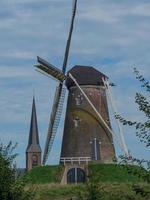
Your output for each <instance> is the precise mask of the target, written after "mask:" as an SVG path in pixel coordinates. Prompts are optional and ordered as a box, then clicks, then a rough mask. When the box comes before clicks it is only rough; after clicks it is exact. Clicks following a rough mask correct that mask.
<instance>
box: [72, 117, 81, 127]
mask: <svg viewBox="0 0 150 200" xmlns="http://www.w3.org/2000/svg"><path fill="white" fill-rule="evenodd" d="M73 121H74V126H75V127H78V126H79V124H80V122H81V120H80V118H79V117H76V118H75V119H74V120H73Z"/></svg>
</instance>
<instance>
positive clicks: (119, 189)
mask: <svg viewBox="0 0 150 200" xmlns="http://www.w3.org/2000/svg"><path fill="white" fill-rule="evenodd" d="M129 168H130V169H129ZM129 168H127V167H126V166H121V165H116V164H96V163H95V164H94V163H91V164H89V166H88V169H89V181H90V182H89V183H87V184H81V185H63V186H62V185H60V184H59V183H60V181H61V178H62V175H63V172H64V167H63V166H61V165H60V166H43V167H35V168H34V169H32V170H31V171H30V172H28V173H27V174H26V176H25V180H27V185H26V188H33V190H35V194H36V195H35V200H68V199H71V197H73V196H76V197H78V196H80V197H81V198H80V199H88V198H86V195H89V192H91V193H93V194H97V195H98V197H95V199H103V200H129V199H132V200H149V196H150V184H148V183H146V182H144V180H143V179H142V178H141V176H138V175H137V173H136V174H133V173H128V172H129V171H132V169H133V170H134V171H136V172H138V174H140V173H143V170H144V169H141V168H139V167H137V166H130V167H129ZM82 196H83V197H84V198H82ZM95 199H94V200H95Z"/></svg>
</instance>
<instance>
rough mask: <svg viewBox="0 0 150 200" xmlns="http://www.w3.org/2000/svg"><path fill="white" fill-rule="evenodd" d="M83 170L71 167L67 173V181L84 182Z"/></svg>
mask: <svg viewBox="0 0 150 200" xmlns="http://www.w3.org/2000/svg"><path fill="white" fill-rule="evenodd" d="M84 182H85V172H84V170H83V169H81V168H72V169H70V170H69V171H68V173H67V183H84Z"/></svg>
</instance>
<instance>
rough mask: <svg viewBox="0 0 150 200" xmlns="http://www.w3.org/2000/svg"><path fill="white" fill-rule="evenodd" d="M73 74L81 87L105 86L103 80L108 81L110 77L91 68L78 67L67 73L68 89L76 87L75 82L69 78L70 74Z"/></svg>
mask: <svg viewBox="0 0 150 200" xmlns="http://www.w3.org/2000/svg"><path fill="white" fill-rule="evenodd" d="M69 73H70V74H71V75H72V76H73V77H74V78H75V79H76V81H77V82H78V84H79V85H97V86H99V85H103V81H102V79H103V78H104V79H108V77H107V76H106V75H105V74H103V73H101V72H100V71H98V70H97V69H95V68H94V67H91V66H82V65H76V66H74V67H73V68H72V69H71V70H69V71H68V73H67V79H66V86H67V88H70V87H72V86H75V83H74V82H73V80H72V79H71V78H70V77H69V75H68V74H69Z"/></svg>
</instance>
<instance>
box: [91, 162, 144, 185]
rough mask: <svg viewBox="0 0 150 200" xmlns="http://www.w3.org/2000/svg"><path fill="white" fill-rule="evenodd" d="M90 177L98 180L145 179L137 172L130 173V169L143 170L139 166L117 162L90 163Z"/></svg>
mask: <svg viewBox="0 0 150 200" xmlns="http://www.w3.org/2000/svg"><path fill="white" fill-rule="evenodd" d="M88 168H89V178H90V179H93V180H94V181H96V182H99V181H101V182H118V183H121V182H143V179H142V178H141V177H139V176H138V175H137V174H133V173H129V171H131V170H134V171H137V170H138V171H139V173H142V172H143V170H144V169H143V170H142V169H140V168H139V167H138V166H130V167H128V169H127V167H126V166H124V165H117V164H89V166H88Z"/></svg>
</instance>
